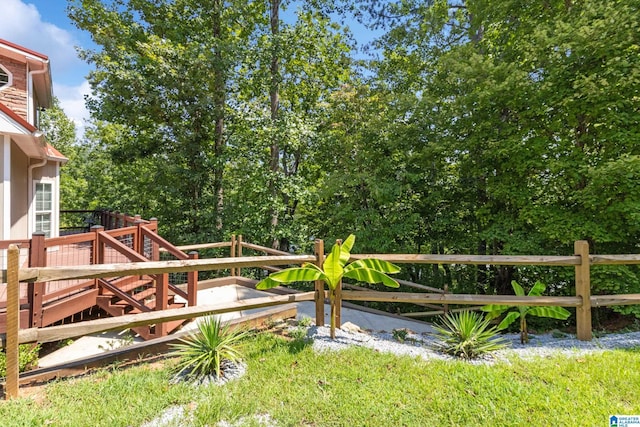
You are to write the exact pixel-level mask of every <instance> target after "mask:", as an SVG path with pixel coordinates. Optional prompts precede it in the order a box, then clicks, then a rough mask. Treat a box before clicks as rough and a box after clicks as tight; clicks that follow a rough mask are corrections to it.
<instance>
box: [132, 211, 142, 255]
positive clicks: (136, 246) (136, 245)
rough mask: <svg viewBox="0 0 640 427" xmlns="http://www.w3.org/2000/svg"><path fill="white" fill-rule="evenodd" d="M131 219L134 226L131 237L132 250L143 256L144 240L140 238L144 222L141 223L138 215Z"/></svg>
mask: <svg viewBox="0 0 640 427" xmlns="http://www.w3.org/2000/svg"><path fill="white" fill-rule="evenodd" d="M133 218H134V221H133V225H135V226H136V231H135V234H134V235H133V250H134V251H136V252H138V253H139V254H140V255H142V256H144V238H143V237H142V225H143V224H144V221H142V217H141V216H140V215H136V216H134V217H133Z"/></svg>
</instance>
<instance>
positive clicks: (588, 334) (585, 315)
mask: <svg viewBox="0 0 640 427" xmlns="http://www.w3.org/2000/svg"><path fill="white" fill-rule="evenodd" d="M574 250H575V254H576V255H580V264H578V265H576V296H578V297H580V298H582V305H581V306H580V307H577V308H576V329H577V333H576V335H577V338H578V339H579V340H581V341H591V338H592V325H591V271H590V259H589V242H587V241H585V240H578V241H576V242H575V243H574Z"/></svg>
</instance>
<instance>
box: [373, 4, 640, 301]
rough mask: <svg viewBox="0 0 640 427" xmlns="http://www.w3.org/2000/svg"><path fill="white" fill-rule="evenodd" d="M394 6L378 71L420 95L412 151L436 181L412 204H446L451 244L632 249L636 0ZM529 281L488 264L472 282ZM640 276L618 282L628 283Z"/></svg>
mask: <svg viewBox="0 0 640 427" xmlns="http://www.w3.org/2000/svg"><path fill="white" fill-rule="evenodd" d="M395 10H396V11H398V12H402V14H403V15H402V16H401V18H400V19H401V21H402V26H395V25H394V22H393V21H388V22H390V23H391V28H390V29H389V31H388V32H387V34H386V35H385V36H384V37H383V39H382V40H381V41H380V47H381V49H383V52H384V60H383V61H381V63H380V64H379V67H378V71H379V73H378V77H379V79H380V80H379V81H380V85H381V86H387V87H390V88H393V89H394V90H395V91H396V92H398V93H409V94H416V95H417V97H416V100H415V103H414V104H413V106H411V107H410V108H408V109H407V112H406V115H405V117H406V118H407V120H406V123H407V128H408V129H409V128H413V129H415V130H416V131H418V132H420V134H421V138H420V139H419V140H416V142H415V144H414V145H413V147H411V148H409V150H410V151H409V150H408V151H407V152H411V153H413V155H414V159H415V161H416V163H415V164H416V165H436V168H435V169H434V172H435V175H431V174H425V175H424V179H425V180H423V181H422V182H420V183H418V182H417V183H416V184H417V187H418V188H420V187H422V188H428V189H429V190H428V191H423V192H422V193H421V194H423V195H424V197H422V198H421V199H420V203H421V206H418V207H417V209H418V211H419V212H424V214H425V215H429V212H439V211H440V210H439V209H438V205H445V206H447V212H444V215H435V216H434V215H430V217H431V218H432V220H431V221H430V224H429V227H430V228H431V229H432V230H433V229H436V230H437V229H449V230H451V225H452V224H454V227H455V228H458V227H459V228H460V230H461V231H462V233H459V234H453V233H448V234H449V236H448V237H449V239H448V241H447V243H446V245H447V247H446V248H445V250H450V251H464V252H469V253H480V254H483V253H486V254H517V253H541V254H542V253H555V252H557V253H570V251H571V246H570V245H571V242H573V241H574V240H576V239H588V240H589V241H590V242H591V244H592V247H595V250H598V251H601V250H607V251H609V252H616V251H624V250H629V249H631V247H632V246H633V245H634V244H635V243H634V242H636V241H637V238H638V232H639V231H640V229H639V228H638V225H637V224H638V223H637V222H633V218H635V217H636V216H637V212H636V209H637V208H634V207H633V206H634V203H635V206H638V204H637V202H638V200H637V198H636V197H637V194H636V192H635V191H634V190H632V189H631V187H629V185H630V181H629V179H633V178H632V177H633V176H635V174H636V173H637V170H636V167H637V156H638V149H639V146H638V144H636V143H635V140H636V139H637V133H636V131H637V129H638V127H637V126H636V123H637V121H638V111H637V108H634V107H633V106H632V104H633V103H634V98H633V96H630V94H633V93H636V92H637V91H638V87H639V83H640V81H639V80H638V78H637V76H635V75H634V74H633V73H629V72H628V70H629V67H633V64H637V63H638V55H637V54H635V53H634V52H636V51H637V45H638V43H637V40H638V39H637V34H636V32H635V31H634V30H632V28H635V27H636V26H637V24H638V19H640V15H639V13H638V11H637V8H635V7H634V6H633V2H628V1H626V2H625V1H623V2H620V3H616V4H615V5H614V4H611V3H603V2H596V1H586V2H580V3H575V4H574V3H571V2H569V3H567V2H564V1H552V2H544V3H536V2H533V3H532V2H525V1H520V0H514V1H510V2H502V3H500V4H497V3H495V2H486V1H465V2H445V1H441V2H440V1H439V2H434V3H432V4H425V3H424V2H419V1H414V2H412V1H409V2H402V6H401V7H398V8H396V9H395ZM614 29H615V30H614ZM407 99H408V98H407ZM614 171H615V172H614ZM434 178H435V180H434ZM434 183H435V185H434ZM440 183H442V185H446V186H448V191H446V192H443V191H440V190H439V189H438V188H434V187H437V186H438V185H441V184H440ZM602 188H605V189H608V190H607V193H606V194H607V196H605V197H603V193H602ZM598 189H600V190H598ZM609 194H611V197H609ZM434 196H435V197H434ZM429 237H430V238H431V239H433V238H434V237H435V235H433V234H431V233H429ZM614 242H615V243H614ZM434 243H436V242H434ZM436 246H439V244H438V245H436ZM625 248H626V249H625ZM536 271H537V272H538V274H539V273H540V270H536ZM618 272H619V273H620V274H622V275H624V277H625V278H626V279H628V278H630V277H631V276H635V272H634V269H625V271H624V272H621V271H620V270H618ZM543 274H545V275H546V276H545V278H544V280H545V281H547V282H550V283H553V282H557V283H558V286H555V287H554V290H555V291H556V292H557V291H560V292H562V288H563V287H564V288H566V286H563V284H564V283H566V282H565V281H564V280H563V277H562V275H561V274H560V273H556V272H553V271H546V272H544V273H543ZM522 275H523V271H517V270H516V269H515V268H512V267H502V268H496V269H492V270H487V269H485V268H483V267H481V268H479V269H478V270H477V271H476V274H475V277H473V278H470V279H471V281H472V283H474V282H475V283H476V284H477V290H479V291H481V292H498V293H504V292H506V291H508V290H509V283H510V282H511V280H512V278H515V277H516V276H522ZM604 275H607V276H609V278H611V277H612V274H611V272H609V274H604ZM596 276H597V275H596ZM596 283H597V285H596V287H597V288H598V289H601V290H603V289H604V288H603V287H602V286H603V285H604V281H599V280H598V279H597V278H596ZM639 284H640V282H638V277H635V278H633V280H631V281H625V282H624V285H622V282H621V281H618V285H622V286H624V287H625V288H626V290H628V291H633V290H634V289H638V286H639ZM618 285H616V286H618Z"/></svg>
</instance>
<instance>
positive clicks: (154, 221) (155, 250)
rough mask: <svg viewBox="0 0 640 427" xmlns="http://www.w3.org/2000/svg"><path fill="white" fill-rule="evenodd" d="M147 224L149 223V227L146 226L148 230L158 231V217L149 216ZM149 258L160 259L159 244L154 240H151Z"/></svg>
mask: <svg viewBox="0 0 640 427" xmlns="http://www.w3.org/2000/svg"><path fill="white" fill-rule="evenodd" d="M149 225H150V227H148V228H149V229H150V230H153V231H154V232H155V233H156V234H157V233H158V218H151V219H150V220H149ZM143 242H144V240H143ZM143 244H144V243H143ZM151 260H153V261H160V246H159V245H158V244H157V243H156V242H154V241H151Z"/></svg>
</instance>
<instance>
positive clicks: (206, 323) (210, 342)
mask: <svg viewBox="0 0 640 427" xmlns="http://www.w3.org/2000/svg"><path fill="white" fill-rule="evenodd" d="M247 335H248V332H247V331H244V330H234V329H231V328H230V325H229V324H222V322H221V321H220V319H218V318H215V317H213V316H210V317H206V318H204V319H203V320H202V322H200V323H198V330H197V331H196V332H194V333H192V334H191V335H189V336H188V337H187V338H184V339H180V340H179V341H180V343H179V344H173V345H172V348H173V349H174V351H173V352H172V353H171V355H172V356H178V357H179V358H180V361H179V362H178V365H177V366H176V369H177V374H178V375H179V374H181V373H183V372H184V373H186V374H187V376H191V377H202V376H207V375H211V374H215V376H216V377H217V378H220V375H221V374H222V368H221V365H222V361H223V360H228V361H230V362H233V363H237V362H239V361H240V360H241V359H242V353H241V352H240V344H241V343H240V342H241V340H242V339H243V338H245V337H246V336H247Z"/></svg>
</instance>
